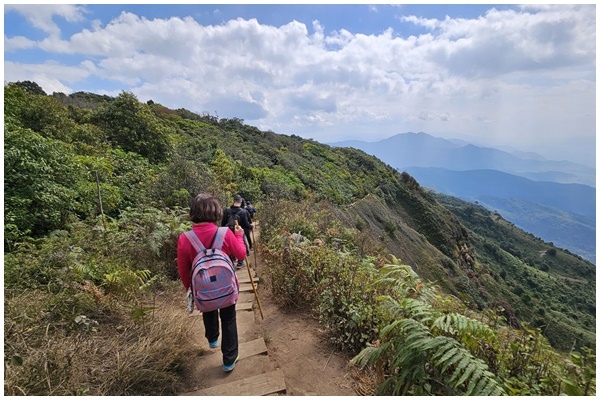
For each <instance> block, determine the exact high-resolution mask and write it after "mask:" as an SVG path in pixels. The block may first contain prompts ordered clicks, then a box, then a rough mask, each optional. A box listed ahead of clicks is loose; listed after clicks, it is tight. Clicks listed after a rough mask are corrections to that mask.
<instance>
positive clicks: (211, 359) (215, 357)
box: [203, 338, 268, 365]
mask: <svg viewBox="0 0 600 400" xmlns="http://www.w3.org/2000/svg"><path fill="white" fill-rule="evenodd" d="M217 350H218V351H217ZM217 350H214V351H212V353H208V354H207V355H206V356H205V357H204V360H203V362H204V363H206V364H208V365H213V364H214V365H219V364H220V363H221V362H222V358H223V354H221V350H220V348H219V349H217ZM267 353H268V350H267V345H266V344H265V339H263V338H258V339H254V340H251V341H249V342H241V343H239V344H238V360H243V359H244V358H248V357H252V356H256V355H259V354H267Z"/></svg>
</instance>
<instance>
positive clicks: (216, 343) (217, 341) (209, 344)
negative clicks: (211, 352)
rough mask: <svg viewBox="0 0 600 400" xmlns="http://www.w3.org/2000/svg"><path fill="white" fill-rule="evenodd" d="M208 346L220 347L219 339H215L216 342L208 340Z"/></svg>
mask: <svg viewBox="0 0 600 400" xmlns="http://www.w3.org/2000/svg"><path fill="white" fill-rule="evenodd" d="M208 347H210V348H211V349H214V348H216V347H219V339H217V340H215V341H214V342H208Z"/></svg>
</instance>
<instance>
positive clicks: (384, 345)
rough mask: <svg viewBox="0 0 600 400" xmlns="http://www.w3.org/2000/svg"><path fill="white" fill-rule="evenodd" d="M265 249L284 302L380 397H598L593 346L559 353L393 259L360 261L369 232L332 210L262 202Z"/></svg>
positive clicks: (535, 333)
mask: <svg viewBox="0 0 600 400" xmlns="http://www.w3.org/2000/svg"><path fill="white" fill-rule="evenodd" d="M263 212H264V214H265V215H267V216H268V217H266V218H265V220H264V221H262V232H261V244H262V246H263V247H264V249H263V254H265V255H266V258H267V260H268V265H269V273H270V277H271V280H272V281H271V284H272V286H273V291H274V293H276V294H277V295H278V296H279V298H280V300H281V302H282V304H283V305H285V306H287V307H290V308H294V309H304V310H309V311H311V312H315V313H317V314H318V316H319V319H320V321H321V323H322V324H323V326H324V327H326V328H328V335H329V338H330V340H331V342H332V343H333V344H334V345H335V346H337V347H338V348H340V349H343V350H346V351H347V352H348V353H349V354H354V355H355V356H354V358H353V360H352V363H353V364H355V365H358V366H361V367H365V368H372V369H373V370H374V371H375V376H377V377H378V388H377V392H376V394H379V395H480V396H481V395H561V394H568V395H592V394H594V393H595V358H594V356H593V355H592V354H593V352H591V350H590V349H589V348H585V347H584V348H582V349H581V350H580V351H571V352H570V353H563V352H560V351H557V350H555V349H553V348H552V347H551V346H550V344H549V342H548V340H547V339H546V338H545V337H544V336H543V335H542V332H541V330H540V329H539V328H537V329H533V328H529V327H527V326H526V324H522V326H521V327H520V328H518V329H515V328H513V327H511V326H510V324H508V323H507V320H506V318H504V317H503V315H502V314H503V312H504V310H502V309H500V308H498V309H488V310H486V311H485V312H474V311H472V310H469V308H468V307H466V305H465V304H464V303H463V302H461V301H460V300H459V299H458V298H456V297H453V296H449V295H445V294H443V293H442V292H441V291H440V290H439V288H438V287H436V286H435V285H432V284H431V283H427V282H424V281H423V280H421V278H420V277H419V276H418V275H417V274H416V273H415V272H414V270H413V269H412V268H411V267H410V266H408V265H404V264H403V263H402V262H401V260H399V259H398V258H396V257H394V256H393V255H392V256H389V260H388V259H385V258H384V259H382V258H381V257H380V256H378V255H377V253H375V252H373V253H367V254H363V255H359V253H360V252H359V250H358V248H359V246H358V245H357V244H358V243H361V241H363V240H364V239H363V235H364V233H362V234H361V233H359V232H357V230H356V228H352V227H351V226H349V225H346V226H343V225H340V224H339V223H336V224H333V226H332V225H331V223H330V221H328V218H327V216H329V218H331V219H333V220H335V221H336V222H337V221H345V220H348V218H347V216H346V217H344V216H342V215H337V214H338V210H337V209H335V208H333V207H331V206H330V205H328V204H327V203H320V204H319V206H318V207H315V204H313V203H312V202H311V201H306V202H303V203H302V204H294V205H290V204H288V203H285V202H276V203H273V204H269V203H265V204H263Z"/></svg>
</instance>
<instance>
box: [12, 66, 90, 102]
mask: <svg viewBox="0 0 600 400" xmlns="http://www.w3.org/2000/svg"><path fill="white" fill-rule="evenodd" d="M90 70H91V69H90V65H89V64H88V63H82V64H81V65H79V66H74V67H69V66H65V65H61V64H58V63H56V62H47V63H44V64H35V65H33V64H23V63H16V62H12V61H5V62H4V76H5V80H7V79H6V77H9V79H8V81H9V82H17V81H26V80H29V81H34V82H36V83H37V84H38V85H40V86H41V87H42V88H43V89H44V91H45V92H46V93H48V94H52V93H53V92H63V93H67V94H68V93H71V92H72V90H71V89H70V88H69V86H67V84H72V83H74V82H78V81H81V80H82V79H85V78H87V77H89V76H90Z"/></svg>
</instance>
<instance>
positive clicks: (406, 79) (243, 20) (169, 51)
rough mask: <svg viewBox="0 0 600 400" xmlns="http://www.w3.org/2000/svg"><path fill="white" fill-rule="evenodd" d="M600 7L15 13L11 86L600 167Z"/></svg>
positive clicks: (286, 128)
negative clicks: (414, 137) (598, 136)
mask: <svg viewBox="0 0 600 400" xmlns="http://www.w3.org/2000/svg"><path fill="white" fill-rule="evenodd" d="M596 15H597V10H596V6H595V5H594V4H593V3H589V4H583V3H581V4H579V5H541V4H529V5H510V4H496V5H494V4H390V5H383V4H367V3H365V4H344V5H334V4H294V5H283V4H230V5H227V4H219V5H215V4H184V3H182V4H169V5H167V4H134V3H132V4H128V5H125V4H101V3H100V4H84V5H74V4H4V21H3V24H4V72H3V73H4V82H5V83H7V82H16V81H25V80H29V81H35V82H36V83H38V84H39V85H40V86H41V87H42V88H43V89H44V90H45V91H46V93H48V94H51V93H53V92H62V93H65V94H70V93H74V92H78V91H84V92H92V93H97V94H107V95H110V96H118V95H119V94H120V93H121V92H123V91H126V92H131V93H133V94H134V95H135V96H136V97H137V98H138V100H140V101H143V102H146V101H148V100H152V101H154V102H155V103H160V104H162V105H164V106H166V107H168V108H172V109H177V108H185V109H187V110H190V111H193V112H195V113H198V114H210V115H213V116H217V117H218V118H239V119H242V120H244V123H246V124H248V125H252V126H256V127H257V128H259V129H261V130H265V131H267V130H271V131H273V132H275V133H280V134H285V135H292V134H294V135H298V136H301V137H303V138H307V139H308V138H311V139H314V140H316V141H319V142H321V143H333V142H336V141H342V140H350V139H352V140H364V141H369V142H372V141H378V140H382V139H385V138H388V137H390V136H393V135H396V134H399V133H405V132H425V133H428V134H431V135H433V136H437V137H442V138H446V139H462V140H467V141H469V142H471V143H474V144H478V145H483V146H495V147H502V148H508V147H510V148H512V149H516V150H521V151H534V152H537V153H539V154H541V155H543V156H545V157H547V158H550V159H555V160H563V159H564V160H571V161H575V162H579V163H582V164H587V165H592V166H595V165H596V161H595V154H596V141H595V133H596Z"/></svg>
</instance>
